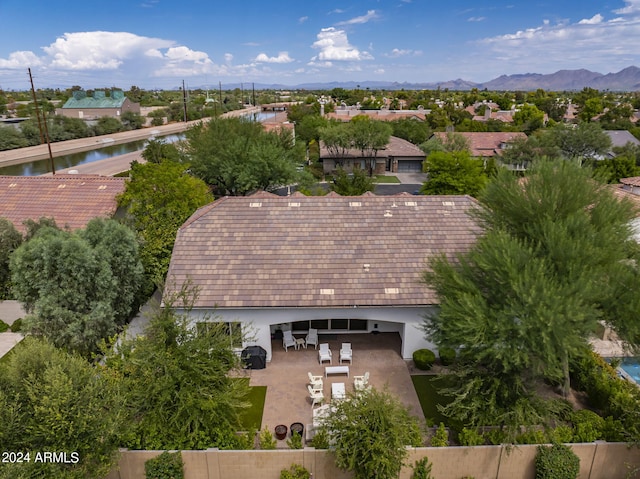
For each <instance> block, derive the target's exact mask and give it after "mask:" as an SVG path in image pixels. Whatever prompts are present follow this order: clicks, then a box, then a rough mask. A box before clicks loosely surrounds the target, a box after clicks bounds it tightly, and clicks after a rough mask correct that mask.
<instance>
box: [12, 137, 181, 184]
mask: <svg viewBox="0 0 640 479" xmlns="http://www.w3.org/2000/svg"><path fill="white" fill-rule="evenodd" d="M183 138H184V135H167V136H163V137H158V139H161V140H164V141H165V142H167V143H172V142H174V141H178V140H181V139H183ZM146 142H147V140H137V141H132V142H130V143H122V144H120V145H111V146H105V147H102V148H98V149H96V150H91V151H83V152H81V153H73V154H71V155H65V156H59V157H57V158H54V159H53V162H54V165H55V168H56V171H59V170H64V169H67V168H73V167H74V166H78V165H83V164H85V163H92V162H94V161H98V160H105V159H107V158H111V157H114V156H119V155H124V154H126V153H132V152H134V151H139V150H142V149H143V148H144V146H145V144H146ZM50 171H51V168H50V165H49V160H48V159H46V160H38V161H32V162H29V163H22V164H20V165H12V166H5V167H3V168H0V175H10V176H37V175H43V174H45V173H49V172H50Z"/></svg>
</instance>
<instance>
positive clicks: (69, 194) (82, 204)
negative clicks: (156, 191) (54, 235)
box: [0, 175, 126, 232]
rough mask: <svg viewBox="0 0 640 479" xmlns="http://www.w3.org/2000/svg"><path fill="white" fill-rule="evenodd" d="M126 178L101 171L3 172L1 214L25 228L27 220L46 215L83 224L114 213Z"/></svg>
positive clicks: (60, 221)
mask: <svg viewBox="0 0 640 479" xmlns="http://www.w3.org/2000/svg"><path fill="white" fill-rule="evenodd" d="M125 181H126V179H125V178H115V177H108V176H98V175H55V176H0V216H1V217H3V218H7V219H8V220H9V221H11V222H12V223H13V224H14V225H15V227H16V228H17V229H18V231H21V232H24V231H25V228H24V225H23V224H22V223H23V221H25V220H27V219H32V220H38V219H39V218H41V217H43V216H46V217H49V218H54V219H55V220H56V224H57V225H58V226H60V227H65V226H68V227H69V228H71V229H76V228H83V227H84V226H85V225H86V224H87V223H88V222H89V220H91V219H92V218H95V217H96V216H104V217H111V216H113V214H114V213H115V211H116V208H117V204H116V196H117V195H118V194H120V193H122V192H123V191H124V187H125Z"/></svg>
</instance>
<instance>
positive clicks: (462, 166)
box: [421, 151, 488, 196]
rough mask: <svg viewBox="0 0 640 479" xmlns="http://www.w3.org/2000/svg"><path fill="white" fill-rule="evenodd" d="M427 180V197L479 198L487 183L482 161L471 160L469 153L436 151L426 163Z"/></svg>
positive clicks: (424, 188)
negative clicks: (464, 196)
mask: <svg viewBox="0 0 640 479" xmlns="http://www.w3.org/2000/svg"><path fill="white" fill-rule="evenodd" d="M423 169H424V172H425V173H427V180H426V181H425V182H424V185H423V186H422V189H421V192H422V193H424V194H425V195H471V196H477V195H478V194H479V193H480V191H482V189H483V188H484V186H485V185H486V183H487V180H488V178H487V175H486V173H485V171H484V166H483V163H482V160H476V159H475V158H471V156H470V155H469V153H468V152H467V151H456V152H452V153H447V152H444V151H434V152H433V153H431V154H430V155H429V156H428V157H427V159H426V160H425V162H424V167H423Z"/></svg>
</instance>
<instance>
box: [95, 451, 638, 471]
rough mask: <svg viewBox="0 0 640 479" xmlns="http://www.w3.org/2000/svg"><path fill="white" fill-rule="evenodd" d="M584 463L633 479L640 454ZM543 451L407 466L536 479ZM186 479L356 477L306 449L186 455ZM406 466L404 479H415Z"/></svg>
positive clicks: (602, 456) (601, 455) (122, 463)
mask: <svg viewBox="0 0 640 479" xmlns="http://www.w3.org/2000/svg"><path fill="white" fill-rule="evenodd" d="M570 446H571V448H572V449H573V451H574V452H575V453H576V454H577V456H578V457H579V458H580V475H579V476H578V477H579V479H627V478H634V477H640V474H638V475H637V476H636V475H629V472H630V471H631V470H634V469H635V468H640V449H639V448H638V447H637V446H629V445H628V444H626V443H607V442H594V443H585V444H570ZM536 448H537V446H535V445H522V446H511V445H502V446H474V447H441V448H440V447H420V448H409V455H408V457H407V464H414V463H415V462H416V461H417V460H419V459H421V458H423V457H427V458H428V459H429V462H430V463H432V465H433V466H432V470H431V475H432V477H434V478H435V479H461V478H464V477H467V476H468V477H473V478H474V479H534V477H535V470H534V459H535V457H536V453H537V449H536ZM161 452H162V451H130V450H121V453H120V460H119V463H118V466H117V467H115V468H114V469H113V470H112V471H111V473H110V474H109V475H108V476H107V478H106V479H143V478H144V477H145V472H144V463H145V461H147V460H148V459H151V458H153V457H156V456H157V455H159V454H160V453H161ZM182 460H183V462H184V477H185V479H255V478H257V477H259V478H261V479H279V478H280V471H281V470H282V469H288V468H289V467H290V466H291V464H294V463H295V464H300V465H302V466H304V467H305V468H306V469H307V470H309V471H310V472H311V473H312V474H313V475H312V478H313V479H351V478H352V477H353V475H352V474H351V473H348V472H345V471H342V470H340V469H338V468H337V467H336V466H335V463H334V456H333V454H332V453H331V452H329V451H326V450H319V449H317V450H316V449H314V448H304V449H296V450H291V449H287V450H271V451H255V450H247V451H221V450H218V449H207V450H204V451H182ZM411 474H412V469H411V467H409V466H405V467H403V469H402V472H401V473H400V476H399V479H410V478H411Z"/></svg>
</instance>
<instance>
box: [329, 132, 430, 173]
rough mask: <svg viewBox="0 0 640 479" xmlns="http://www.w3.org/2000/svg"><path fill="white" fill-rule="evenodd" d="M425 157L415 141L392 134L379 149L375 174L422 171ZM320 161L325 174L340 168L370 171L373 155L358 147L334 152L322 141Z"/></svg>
mask: <svg viewBox="0 0 640 479" xmlns="http://www.w3.org/2000/svg"><path fill="white" fill-rule="evenodd" d="M424 159H425V154H424V152H423V151H422V150H421V149H420V148H418V147H417V146H416V145H414V144H413V143H411V142H409V141H407V140H403V139H402V138H398V137H395V136H392V137H391V138H390V139H389V143H387V146H386V147H385V148H384V149H382V150H379V151H378V152H377V154H376V156H375V159H374V160H373V161H374V162H375V167H374V168H373V173H374V174H383V173H384V172H385V171H389V172H393V173H409V172H421V171H422V163H423V161H424ZM320 161H321V162H322V169H323V171H324V173H325V174H329V173H333V172H335V171H336V170H337V169H338V168H343V169H344V170H347V171H353V169H354V168H360V169H362V170H365V171H369V163H370V162H371V161H372V159H371V157H367V156H362V152H361V151H360V150H356V149H349V150H346V151H342V152H332V151H330V150H329V149H327V147H326V146H325V145H324V143H322V142H320Z"/></svg>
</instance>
